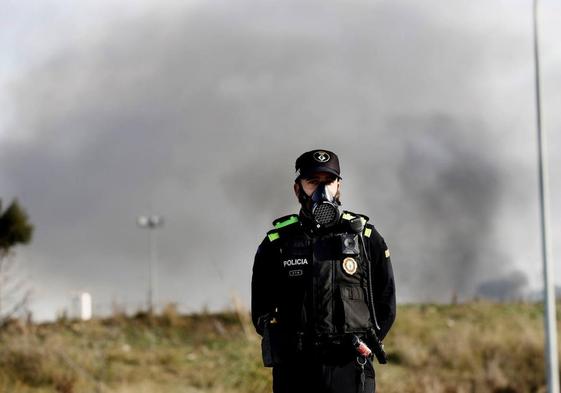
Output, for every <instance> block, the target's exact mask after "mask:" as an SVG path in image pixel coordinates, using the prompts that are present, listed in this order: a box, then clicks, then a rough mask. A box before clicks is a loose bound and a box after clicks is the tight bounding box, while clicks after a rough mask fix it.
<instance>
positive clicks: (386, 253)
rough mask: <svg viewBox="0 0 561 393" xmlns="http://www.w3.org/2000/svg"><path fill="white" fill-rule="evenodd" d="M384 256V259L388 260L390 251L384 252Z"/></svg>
mask: <svg viewBox="0 0 561 393" xmlns="http://www.w3.org/2000/svg"><path fill="white" fill-rule="evenodd" d="M385 255H386V258H389V257H390V250H386V252H385Z"/></svg>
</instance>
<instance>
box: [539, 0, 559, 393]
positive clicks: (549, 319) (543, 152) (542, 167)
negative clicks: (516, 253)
mask: <svg viewBox="0 0 561 393" xmlns="http://www.w3.org/2000/svg"><path fill="white" fill-rule="evenodd" d="M533 16H534V70H535V87H536V123H537V131H538V172H539V176H538V179H539V192H540V223H541V240H542V241H541V246H542V260H543V276H544V300H545V314H544V325H545V357H546V363H547V365H546V366H547V391H548V393H559V363H558V359H557V323H556V316H555V313H556V309H555V291H554V283H553V264H552V262H551V250H550V242H549V200H548V196H549V184H548V172H547V146H546V134H545V132H542V121H541V91H540V62H539V40H538V0H534V3H533Z"/></svg>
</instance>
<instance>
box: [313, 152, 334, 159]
mask: <svg viewBox="0 0 561 393" xmlns="http://www.w3.org/2000/svg"><path fill="white" fill-rule="evenodd" d="M314 158H315V160H316V161H318V162H327V161H329V160H330V159H331V156H330V155H329V153H327V152H325V151H321V150H320V151H316V152H315V153H314Z"/></svg>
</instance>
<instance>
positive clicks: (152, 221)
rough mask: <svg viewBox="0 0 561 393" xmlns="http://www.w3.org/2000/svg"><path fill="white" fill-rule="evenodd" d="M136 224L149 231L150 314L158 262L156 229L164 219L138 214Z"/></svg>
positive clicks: (152, 305) (152, 310) (152, 308)
mask: <svg viewBox="0 0 561 393" xmlns="http://www.w3.org/2000/svg"><path fill="white" fill-rule="evenodd" d="M137 224H138V226H140V227H141V228H146V229H148V230H149V231H150V232H149V236H150V239H149V242H150V258H149V260H148V294H147V299H146V303H147V308H148V312H149V313H150V314H152V313H153V312H154V304H155V303H154V302H155V300H154V299H155V297H156V284H157V280H156V279H157V276H156V272H157V270H156V267H157V263H158V248H157V244H156V232H155V231H156V229H158V228H159V227H161V226H162V225H163V224H164V220H163V218H162V217H160V216H157V215H153V216H140V217H138V220H137Z"/></svg>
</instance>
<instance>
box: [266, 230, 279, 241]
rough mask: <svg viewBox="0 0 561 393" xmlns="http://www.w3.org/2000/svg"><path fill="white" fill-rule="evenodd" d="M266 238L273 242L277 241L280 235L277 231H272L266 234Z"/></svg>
mask: <svg viewBox="0 0 561 393" xmlns="http://www.w3.org/2000/svg"><path fill="white" fill-rule="evenodd" d="M267 237H268V238H269V241H270V242H274V241H275V240H277V239H278V238H280V235H279V233H278V232H277V231H275V230H274V229H273V230H272V231H269V232H267Z"/></svg>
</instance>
